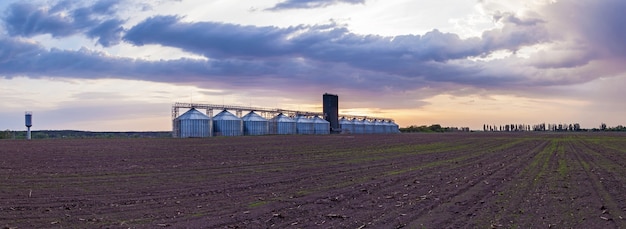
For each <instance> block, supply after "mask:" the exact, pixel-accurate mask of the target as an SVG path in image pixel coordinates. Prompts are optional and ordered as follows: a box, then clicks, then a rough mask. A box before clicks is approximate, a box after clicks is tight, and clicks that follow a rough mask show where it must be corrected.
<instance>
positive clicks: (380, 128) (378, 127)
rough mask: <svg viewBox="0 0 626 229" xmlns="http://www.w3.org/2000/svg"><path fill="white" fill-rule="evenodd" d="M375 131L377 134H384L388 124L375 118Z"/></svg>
mask: <svg viewBox="0 0 626 229" xmlns="http://www.w3.org/2000/svg"><path fill="white" fill-rule="evenodd" d="M373 124H374V133H376V134H384V133H385V132H386V129H387V126H386V125H385V123H384V122H383V120H374V123H373Z"/></svg>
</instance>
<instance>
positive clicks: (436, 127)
mask: <svg viewBox="0 0 626 229" xmlns="http://www.w3.org/2000/svg"><path fill="white" fill-rule="evenodd" d="M400 132H402V133H415V132H425V133H437V132H438V133H443V132H470V128H469V127H442V126H441V125H439V124H433V125H430V126H426V125H422V126H416V125H411V126H409V127H403V128H400Z"/></svg>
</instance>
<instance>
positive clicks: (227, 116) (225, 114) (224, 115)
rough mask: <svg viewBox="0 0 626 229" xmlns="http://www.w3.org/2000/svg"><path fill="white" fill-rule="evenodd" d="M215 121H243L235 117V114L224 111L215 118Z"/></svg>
mask: <svg viewBox="0 0 626 229" xmlns="http://www.w3.org/2000/svg"><path fill="white" fill-rule="evenodd" d="M213 120H233V121H236V120H241V119H240V118H239V117H237V116H235V115H234V114H233V113H230V112H228V111H227V110H223V111H222V112H220V113H219V114H216V115H215V116H213Z"/></svg>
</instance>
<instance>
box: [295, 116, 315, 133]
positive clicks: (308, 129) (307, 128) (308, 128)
mask: <svg viewBox="0 0 626 229" xmlns="http://www.w3.org/2000/svg"><path fill="white" fill-rule="evenodd" d="M314 125H315V124H314V123H313V122H312V121H310V120H302V119H297V121H296V133H297V134H315V126H314Z"/></svg>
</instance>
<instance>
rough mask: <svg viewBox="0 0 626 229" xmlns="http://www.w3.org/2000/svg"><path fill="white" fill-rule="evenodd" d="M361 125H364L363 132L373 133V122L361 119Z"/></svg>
mask: <svg viewBox="0 0 626 229" xmlns="http://www.w3.org/2000/svg"><path fill="white" fill-rule="evenodd" d="M363 126H365V132H364V133H365V134H373V133H374V123H373V122H371V121H370V120H367V119H363Z"/></svg>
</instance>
